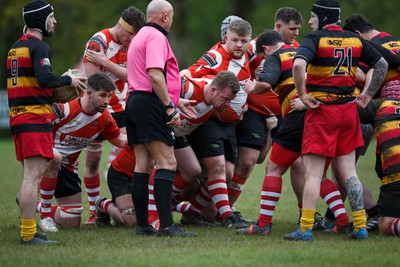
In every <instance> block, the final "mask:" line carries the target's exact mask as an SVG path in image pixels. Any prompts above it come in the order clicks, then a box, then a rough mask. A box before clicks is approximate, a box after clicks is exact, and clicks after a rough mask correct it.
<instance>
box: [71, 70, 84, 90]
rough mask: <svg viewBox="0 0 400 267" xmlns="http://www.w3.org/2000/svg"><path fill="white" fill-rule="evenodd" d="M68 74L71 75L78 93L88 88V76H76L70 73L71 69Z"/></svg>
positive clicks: (72, 83) (73, 85)
mask: <svg viewBox="0 0 400 267" xmlns="http://www.w3.org/2000/svg"><path fill="white" fill-rule="evenodd" d="M67 75H68V76H69V77H71V84H70V85H71V86H72V87H74V88H75V90H76V95H81V94H82V93H83V92H84V90H86V88H87V86H86V80H87V79H86V78H84V77H79V76H76V75H74V74H72V73H70V71H68V73H67Z"/></svg>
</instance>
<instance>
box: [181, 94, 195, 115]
mask: <svg viewBox="0 0 400 267" xmlns="http://www.w3.org/2000/svg"><path fill="white" fill-rule="evenodd" d="M196 102H197V101H196V100H188V99H184V98H179V102H178V108H179V111H180V112H181V113H182V114H183V115H185V117H187V118H190V119H196V118H197V112H196V110H195V109H194V108H193V107H192V106H191V105H194V104H196Z"/></svg>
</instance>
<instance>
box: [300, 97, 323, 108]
mask: <svg viewBox="0 0 400 267" xmlns="http://www.w3.org/2000/svg"><path fill="white" fill-rule="evenodd" d="M299 98H300V100H301V102H303V104H304V105H305V106H306V107H307V108H317V107H319V102H318V101H317V99H315V98H314V97H312V96H310V95H308V94H304V95H301V96H299Z"/></svg>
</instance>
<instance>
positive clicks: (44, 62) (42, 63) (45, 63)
mask: <svg viewBox="0 0 400 267" xmlns="http://www.w3.org/2000/svg"><path fill="white" fill-rule="evenodd" d="M40 66H42V67H44V66H49V67H50V66H51V64H50V59H49V58H47V57H46V58H42V59H41V60H40Z"/></svg>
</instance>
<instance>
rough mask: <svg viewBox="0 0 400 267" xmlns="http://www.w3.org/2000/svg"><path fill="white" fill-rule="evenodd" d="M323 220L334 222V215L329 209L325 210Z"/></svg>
mask: <svg viewBox="0 0 400 267" xmlns="http://www.w3.org/2000/svg"><path fill="white" fill-rule="evenodd" d="M325 218H327V219H330V220H333V221H334V220H335V214H333V212H332V211H331V209H330V208H327V209H326V212H325Z"/></svg>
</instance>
